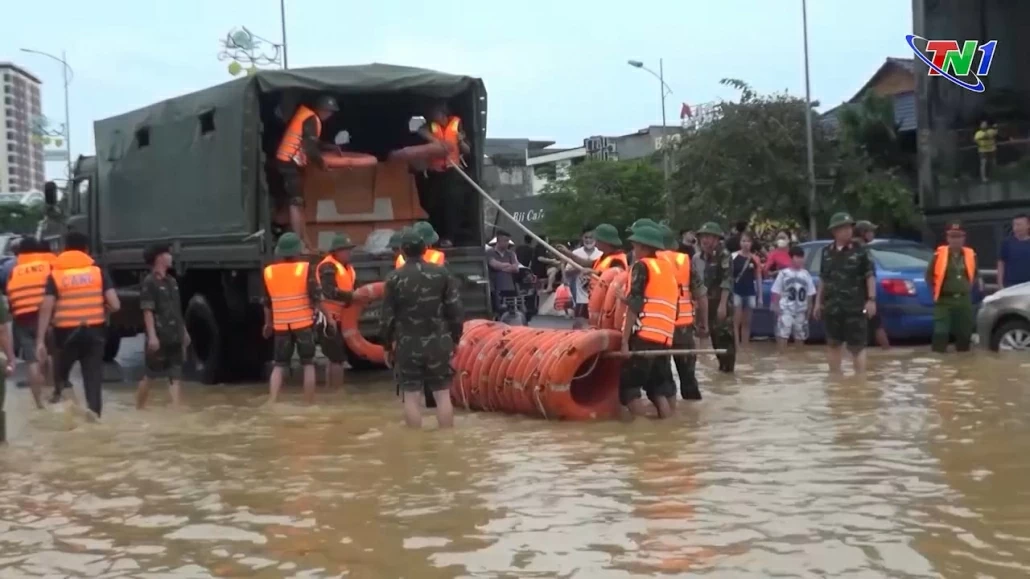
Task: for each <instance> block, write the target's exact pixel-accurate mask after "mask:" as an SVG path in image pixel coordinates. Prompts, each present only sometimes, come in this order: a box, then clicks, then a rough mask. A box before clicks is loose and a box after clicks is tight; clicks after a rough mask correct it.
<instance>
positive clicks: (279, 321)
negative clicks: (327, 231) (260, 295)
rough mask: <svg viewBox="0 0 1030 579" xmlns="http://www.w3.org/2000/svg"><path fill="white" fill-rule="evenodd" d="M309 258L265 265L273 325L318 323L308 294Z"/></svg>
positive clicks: (288, 327)
mask: <svg viewBox="0 0 1030 579" xmlns="http://www.w3.org/2000/svg"><path fill="white" fill-rule="evenodd" d="M310 267H311V264H309V263H308V262H306V261H284V262H282V263H273V264H272V265H269V266H267V267H265V289H267V290H268V297H269V298H271V300H272V304H271V306H272V329H273V330H275V331H277V332H286V331H289V330H303V329H304V328H310V327H311V326H313V325H315V308H314V307H313V306H312V304H311V296H309V295H308V269H309V268H310Z"/></svg>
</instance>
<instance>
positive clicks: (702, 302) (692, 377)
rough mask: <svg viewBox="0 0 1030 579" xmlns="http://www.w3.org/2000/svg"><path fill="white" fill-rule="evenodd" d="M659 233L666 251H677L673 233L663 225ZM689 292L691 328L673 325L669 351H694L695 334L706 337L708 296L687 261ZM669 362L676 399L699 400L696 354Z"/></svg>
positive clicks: (693, 264) (693, 266) (697, 272)
mask: <svg viewBox="0 0 1030 579" xmlns="http://www.w3.org/2000/svg"><path fill="white" fill-rule="evenodd" d="M662 234H663V235H664V236H665V239H664V241H665V247H666V249H667V250H668V251H675V252H679V247H680V244H679V240H678V239H676V234H675V233H674V232H673V231H672V229H670V228H669V227H668V226H666V225H663V226H662ZM684 255H685V254H684ZM688 258H689V256H688ZM689 289H690V295H691V297H692V298H693V300H694V304H695V308H694V325H692V326H679V325H678V326H676V332H675V333H674V334H673V336H672V349H674V350H693V349H694V348H696V347H697V345H696V344H697V343H696V341H695V340H694V333H695V331H696V332H697V333H698V334H700V335H702V336H704V335H707V334H708V328H707V326H708V295H707V290H706V289H705V283H704V274H703V273H702V272H701V271H700V270H699V268H698V266H697V263H696V262H695V261H694V260H690V288H689ZM695 328H696V330H695ZM672 361H673V363H674V364H675V365H676V373H677V374H679V377H680V396H681V397H682V398H683V399H684V400H700V399H701V389H700V388H699V387H698V383H697V354H687V355H685V356H673V358H672Z"/></svg>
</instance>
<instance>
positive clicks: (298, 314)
mask: <svg viewBox="0 0 1030 579" xmlns="http://www.w3.org/2000/svg"><path fill="white" fill-rule="evenodd" d="M303 251H304V244H303V243H302V242H301V240H300V237H299V236H298V235H297V234H296V233H293V232H292V231H291V232H287V233H284V234H282V236H280V237H279V241H278V243H276V246H275V255H276V257H278V258H279V261H278V262H277V263H273V264H271V265H269V266H266V267H265V271H264V278H265V327H264V331H263V334H264V336H265V337H266V338H272V348H273V351H274V362H275V366H274V367H273V368H272V374H271V375H270V376H269V377H268V403H269V404H274V403H275V402H276V401H277V400H278V399H279V391H280V390H281V389H282V387H283V371H284V369H286V368H288V367H289V366H290V363H291V362H292V361H293V352H294V350H295V349H296V351H297V355H298V356H299V357H300V364H301V367H302V368H303V369H304V401H305V402H306V403H308V404H311V403H313V402H314V401H315V328H314V326H315V311H316V310H317V309H318V308H319V302H320V298H321V294H322V290H321V289H320V288H319V287H318V278H317V277H316V276H315V270H316V269H317V268H314V267H311V264H310V263H308V262H307V261H304V260H302V259H300V256H301V253H303Z"/></svg>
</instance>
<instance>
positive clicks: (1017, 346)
mask: <svg viewBox="0 0 1030 579" xmlns="http://www.w3.org/2000/svg"><path fill="white" fill-rule="evenodd" d="M976 333H977V334H979V336H980V343H981V344H983V345H985V346H987V347H988V348H990V349H991V351H993V352H997V351H999V350H1000V351H1022V352H1030V282H1027V283H1021V284H1019V285H1014V286H1012V287H1007V288H1005V289H1002V290H998V291H996V292H994V293H993V294H991V295H989V296H987V297H985V298H984V301H983V303H982V304H981V305H980V312H979V313H978V314H977V316H976Z"/></svg>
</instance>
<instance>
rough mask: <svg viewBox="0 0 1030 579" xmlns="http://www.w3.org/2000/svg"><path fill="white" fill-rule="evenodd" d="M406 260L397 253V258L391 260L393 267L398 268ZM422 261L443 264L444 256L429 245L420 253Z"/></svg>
mask: <svg viewBox="0 0 1030 579" xmlns="http://www.w3.org/2000/svg"><path fill="white" fill-rule="evenodd" d="M406 261H407V260H405V259H404V256H403V255H398V256H397V259H395V260H394V261H393V267H394V269H400V268H401V267H402V266H403V265H404V263H405V262H406ZM422 261H424V262H426V263H431V264H433V265H443V264H444V262H445V261H446V257H445V256H444V254H443V252H442V251H440V250H439V249H433V248H431V247H430V248H428V249H426V251H425V253H423V254H422Z"/></svg>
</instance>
